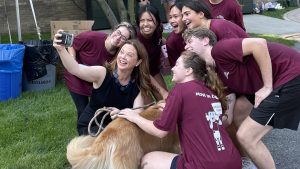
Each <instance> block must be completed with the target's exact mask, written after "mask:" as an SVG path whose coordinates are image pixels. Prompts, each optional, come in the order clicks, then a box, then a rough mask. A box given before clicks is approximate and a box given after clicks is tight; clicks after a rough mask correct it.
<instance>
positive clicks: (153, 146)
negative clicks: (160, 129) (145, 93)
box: [67, 105, 179, 169]
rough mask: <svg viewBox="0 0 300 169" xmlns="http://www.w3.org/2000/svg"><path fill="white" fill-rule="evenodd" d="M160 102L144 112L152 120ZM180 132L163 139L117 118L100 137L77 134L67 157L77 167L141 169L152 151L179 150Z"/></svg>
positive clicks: (87, 168)
mask: <svg viewBox="0 0 300 169" xmlns="http://www.w3.org/2000/svg"><path fill="white" fill-rule="evenodd" d="M160 113H161V111H160V110H159V106H158V105H154V106H151V107H149V108H148V109H147V110H145V111H143V112H142V113H140V115H141V116H143V117H144V118H146V119H148V120H154V119H156V118H158V117H159V115H160ZM178 150H179V142H178V135H177V134H168V135H167V136H166V137H164V138H162V139H160V138H158V137H155V136H152V135H149V134H147V133H146V132H144V131H143V130H141V129H140V128H139V127H138V126H137V125H135V124H133V123H131V122H129V121H127V120H126V119H122V118H117V119H115V120H113V121H112V122H111V123H110V124H109V125H108V126H107V127H106V128H105V129H104V130H103V131H102V132H101V133H100V135H99V136H98V137H91V136H80V137H76V138H74V139H73V140H71V142H70V143H69V145H68V147H67V158H68V160H69V162H70V164H71V165H72V167H73V168H74V169H138V168H139V166H140V161H141V158H142V156H143V155H144V154H146V153H148V152H151V151H167V152H173V153H178Z"/></svg>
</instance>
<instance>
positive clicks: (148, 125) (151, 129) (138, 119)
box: [118, 110, 168, 138]
mask: <svg viewBox="0 0 300 169" xmlns="http://www.w3.org/2000/svg"><path fill="white" fill-rule="evenodd" d="M118 117H121V118H125V119H127V120H129V121H131V122H133V123H135V124H136V125H138V126H139V127H140V128H141V129H142V130H144V131H145V132H147V133H149V134H151V135H153V136H156V137H159V138H163V137H165V136H166V135H167V134H168V132H167V131H163V130H160V129H158V128H156V127H155V126H154V124H153V121H151V120H147V119H145V118H143V117H142V116H140V115H139V114H138V113H132V112H130V111H127V110H121V111H120V113H119V114H118Z"/></svg>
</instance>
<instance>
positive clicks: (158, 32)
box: [135, 4, 163, 44]
mask: <svg viewBox="0 0 300 169" xmlns="http://www.w3.org/2000/svg"><path fill="white" fill-rule="evenodd" d="M145 12H147V13H148V14H149V15H150V16H151V17H152V16H154V18H152V20H153V22H154V21H155V20H156V23H155V25H156V29H155V31H154V33H153V35H152V36H153V39H154V42H153V43H155V44H160V43H161V38H162V32H163V28H162V25H161V19H160V16H159V11H158V9H157V8H155V7H154V6H152V5H151V4H147V5H144V6H141V7H140V9H139V11H138V14H137V15H136V19H135V20H136V24H137V27H138V28H140V19H141V17H142V15H143V14H144V13H145Z"/></svg>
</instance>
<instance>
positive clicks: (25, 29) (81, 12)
mask: <svg viewBox="0 0 300 169" xmlns="http://www.w3.org/2000/svg"><path fill="white" fill-rule="evenodd" d="M4 1H5V4H6V5H4ZM32 2H33V5H34V9H35V14H36V19H37V23H38V26H39V27H40V30H41V32H50V21H51V20H85V19H86V18H87V15H86V11H85V10H86V3H85V0H32ZM5 6H6V11H7V12H6V14H7V16H8V21H9V25H10V30H11V33H13V34H16V33H17V17H16V4H15V0H3V1H0V34H8V28H7V24H6V17H5ZM19 11H20V22H21V32H22V34H27V33H35V32H36V28H35V23H34V19H33V15H32V11H31V7H30V2H29V1H28V0H19Z"/></svg>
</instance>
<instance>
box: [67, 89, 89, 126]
mask: <svg viewBox="0 0 300 169" xmlns="http://www.w3.org/2000/svg"><path fill="white" fill-rule="evenodd" d="M69 92H70V95H71V97H72V99H73V102H74V104H75V106H76V109H77V120H78V119H79V117H80V116H81V114H82V112H83V111H84V109H85V107H86V106H87V104H88V103H89V96H84V95H80V94H77V93H74V92H71V91H69Z"/></svg>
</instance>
